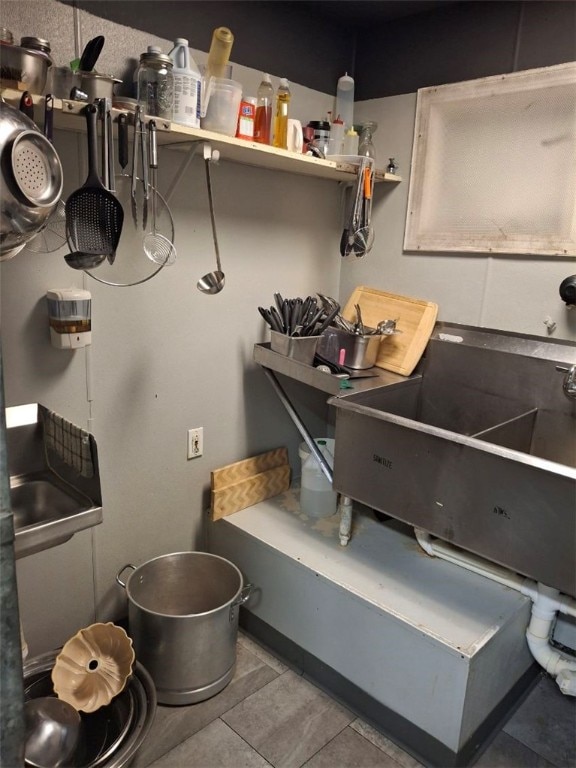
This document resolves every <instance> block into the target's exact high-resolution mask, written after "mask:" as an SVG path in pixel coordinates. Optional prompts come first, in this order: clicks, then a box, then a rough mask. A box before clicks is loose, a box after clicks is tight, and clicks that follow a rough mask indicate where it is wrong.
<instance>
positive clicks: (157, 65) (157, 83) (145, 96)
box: [137, 45, 174, 120]
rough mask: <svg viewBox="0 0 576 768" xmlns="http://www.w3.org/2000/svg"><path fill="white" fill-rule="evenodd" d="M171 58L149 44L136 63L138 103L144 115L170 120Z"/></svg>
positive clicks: (172, 91) (172, 88) (171, 103)
mask: <svg viewBox="0 0 576 768" xmlns="http://www.w3.org/2000/svg"><path fill="white" fill-rule="evenodd" d="M172 67H173V64H172V59H171V58H170V56H167V55H166V54H165V53H162V51H161V50H160V48H157V47H156V46H154V45H149V46H148V50H147V51H146V53H143V54H142V55H141V56H140V64H139V65H138V73H137V74H138V77H137V82H138V104H139V105H140V106H141V107H142V110H143V112H144V113H145V114H146V115H153V116H154V117H161V118H162V119H164V120H172V113H173V105H174V74H173V72H172Z"/></svg>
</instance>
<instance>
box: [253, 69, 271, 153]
mask: <svg viewBox="0 0 576 768" xmlns="http://www.w3.org/2000/svg"><path fill="white" fill-rule="evenodd" d="M256 96H257V99H258V101H257V103H256V117H255V118H254V141H257V142H258V143H259V144H271V143H272V105H273V103H274V88H273V87H272V82H271V80H270V75H268V74H265V73H264V74H263V75H262V82H261V83H260V85H259V86H258V92H257V94H256Z"/></svg>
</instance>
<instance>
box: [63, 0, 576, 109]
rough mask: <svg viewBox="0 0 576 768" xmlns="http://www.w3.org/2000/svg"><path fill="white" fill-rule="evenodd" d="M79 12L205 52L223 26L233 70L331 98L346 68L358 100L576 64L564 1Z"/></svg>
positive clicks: (215, 4)
mask: <svg viewBox="0 0 576 768" xmlns="http://www.w3.org/2000/svg"><path fill="white" fill-rule="evenodd" d="M65 1H66V2H68V4H72V0H65ZM77 5H78V6H79V7H80V8H83V9H85V10H87V11H89V12H90V13H93V14H95V15H96V16H99V17H102V18H103V19H108V20H110V21H115V22H117V23H119V24H125V25H127V26H131V27H135V28H136V29H139V30H142V31H145V32H148V33H149V34H152V35H158V36H160V37H165V38H167V39H171V36H172V35H173V34H175V33H174V30H178V34H180V35H181V36H184V37H187V38H188V39H189V41H190V45H191V46H192V47H193V48H198V49H200V50H207V48H208V47H209V45H210V40H211V38H212V30H213V29H214V28H215V27H219V26H228V27H230V28H231V29H232V31H233V32H234V34H235V41H234V47H233V59H234V61H235V62H237V63H238V64H242V65H244V66H247V67H251V68H254V69H256V70H261V71H268V70H269V69H272V70H273V71H274V72H275V73H276V74H277V75H278V76H281V77H287V78H288V79H289V80H291V81H294V82H297V83H300V84H301V85H305V86H307V87H309V88H314V89H316V90H321V91H324V92H325V93H331V94H334V93H335V90H336V82H337V80H338V78H339V77H340V75H342V74H344V72H345V71H348V72H349V73H351V74H353V75H354V77H355V79H356V98H357V99H358V100H360V101H362V100H365V99H374V98H381V97H383V96H393V95H396V94H400V93H411V92H413V91H416V90H417V89H418V88H423V87H426V86H429V85H440V84H442V83H450V82H457V81H460V80H469V79H473V78H476V77H485V76H487V75H493V74H501V73H505V72H513V71H515V70H519V69H530V68H533V67H545V66H550V65H552V64H560V63H562V62H566V61H572V60H574V59H575V58H576V4H575V3H574V2H571V1H566V0H550V1H543V0H529V1H528V2H507V1H506V0H504V1H503V0H482V1H481V2H474V1H473V0H472V1H470V2H446V1H445V0H443V1H441V2H435V3H432V2H430V3H425V2H415V1H414V0H409V1H407V2H403V3H398V2H386V1H385V0H373V2H371V3H366V2H360V3H358V2H356V1H355V0H336V1H334V0H320V2H318V1H317V2H306V1H305V0H298V1H297V2H286V1H285V0H275V1H271V0H259V2H253V0H235V1H233V2H229V1H228V0H216V1H214V0H212V2H206V1H205V0H193V2H183V1H182V0H138V2H137V3H136V2H133V1H130V0H125V1H124V2H122V1H120V2H119V1H118V0H79V1H78V3H77ZM400 6H402V7H400ZM429 6H432V8H430V9H428V7H429ZM422 9H424V10H422ZM396 15H398V16H399V18H395V16H396ZM311 119H313V118H311Z"/></svg>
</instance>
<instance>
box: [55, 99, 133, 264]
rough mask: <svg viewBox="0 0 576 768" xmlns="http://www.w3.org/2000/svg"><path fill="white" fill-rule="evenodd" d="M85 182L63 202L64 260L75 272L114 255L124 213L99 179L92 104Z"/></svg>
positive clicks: (88, 115)
mask: <svg viewBox="0 0 576 768" xmlns="http://www.w3.org/2000/svg"><path fill="white" fill-rule="evenodd" d="M85 112H86V127H87V133H88V178H87V179H86V181H85V182H84V185H83V186H82V187H80V189H77V190H76V191H75V192H73V193H72V194H71V195H70V197H69V198H68V200H67V201H66V239H67V241H68V246H69V247H70V250H71V251H72V253H70V254H68V255H67V256H65V257H64V258H65V259H66V263H67V264H68V265H69V266H71V267H73V268H74V269H93V268H94V267H97V266H98V265H99V264H101V263H102V262H103V261H104V259H105V258H106V257H108V256H111V257H112V258H113V257H114V256H115V254H116V248H117V247H118V242H119V241H120V235H121V234H122V224H123V222H124V209H123V208H122V205H121V203H120V201H119V200H118V199H117V198H116V197H115V196H114V195H113V194H112V192H110V191H109V190H107V189H106V187H105V186H104V184H102V181H101V180H100V177H99V176H98V146H97V136H96V120H97V115H98V110H97V108H96V106H95V105H94V104H88V106H87V107H86V110H85Z"/></svg>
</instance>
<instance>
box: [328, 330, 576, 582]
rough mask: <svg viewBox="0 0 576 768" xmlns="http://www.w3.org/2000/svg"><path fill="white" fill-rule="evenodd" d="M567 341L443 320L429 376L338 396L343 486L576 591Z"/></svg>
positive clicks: (574, 448) (425, 367) (573, 359)
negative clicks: (562, 370)
mask: <svg viewBox="0 0 576 768" xmlns="http://www.w3.org/2000/svg"><path fill="white" fill-rule="evenodd" d="M574 363H576V348H575V346H574V345H571V344H569V343H567V342H553V341H548V340H547V339H539V338H535V337H527V336H522V337H520V336H516V335H512V334H506V333H502V332H496V331H488V330H484V329H479V328H467V327H463V326H455V325H447V324H439V325H438V326H437V328H436V330H435V333H434V334H433V337H432V339H431V340H430V343H429V345H428V348H427V350H426V354H425V357H424V359H423V361H422V363H421V365H420V367H419V369H418V371H417V374H416V375H415V376H413V377H411V378H409V379H406V380H404V381H401V382H397V383H394V384H391V385H389V386H384V387H379V388H376V389H373V390H371V391H367V392H361V393H358V394H352V395H348V396H345V397H336V398H332V399H331V400H330V404H331V405H333V406H335V408H336V409H337V410H336V414H337V415H336V453H335V464H334V486H335V488H336V489H337V490H338V491H339V492H341V493H344V494H346V495H348V496H350V497H352V498H353V499H357V500H359V501H362V502H364V503H365V504H368V505H370V506H372V507H373V508H375V509H377V510H380V511H381V512H384V513H386V514H388V515H390V516H392V517H396V518H399V519H401V520H404V521H405V522H407V523H409V524H411V525H414V526H416V527H419V528H422V529H424V530H426V531H428V532H430V533H432V534H433V535H435V536H438V537H440V538H442V539H445V540H447V541H450V542H452V543H454V544H456V545H458V546H461V547H463V548H464V549H467V550H469V551H471V552H474V553H476V554H479V555H481V556H483V557H486V558H488V559H490V560H492V561H494V562H497V563H499V564H501V565H504V566H507V567H509V568H511V569H513V570H515V571H517V572H519V573H521V574H525V575H526V576H529V577H531V578H534V579H536V580H537V581H540V582H543V583H545V584H547V585H549V586H552V587H555V588H557V589H560V590H561V591H563V592H566V593H567V594H570V595H575V594H576V527H575V517H576V515H575V506H576V400H571V399H569V398H568V397H566V395H565V394H564V392H563V391H562V376H563V374H562V373H559V372H557V371H556V365H562V366H564V367H566V366H569V365H572V364H574Z"/></svg>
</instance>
